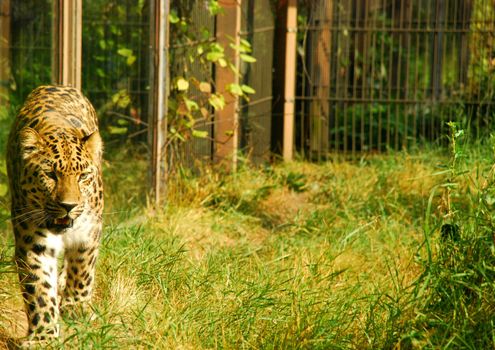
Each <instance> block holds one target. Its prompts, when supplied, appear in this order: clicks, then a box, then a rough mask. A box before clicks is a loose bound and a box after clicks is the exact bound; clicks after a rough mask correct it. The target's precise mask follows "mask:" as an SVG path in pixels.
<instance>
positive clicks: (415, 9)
mask: <svg viewBox="0 0 495 350" xmlns="http://www.w3.org/2000/svg"><path fill="white" fill-rule="evenodd" d="M309 3H310V4H311V5H309V6H307V7H305V8H303V12H304V14H305V15H306V18H307V22H306V24H305V25H302V26H301V27H300V28H299V31H300V40H301V44H302V46H303V47H304V55H303V56H301V58H300V66H299V69H298V71H299V72H301V73H300V74H301V78H302V79H301V84H300V85H299V87H298V97H297V101H298V103H297V106H298V125H299V126H300V127H299V130H298V137H297V142H298V145H297V146H298V149H299V151H301V152H305V153H307V155H308V156H309V157H310V158H313V159H325V158H327V157H328V156H329V154H330V153H335V152H337V153H339V154H355V153H357V152H370V151H384V150H386V149H403V148H408V147H412V146H414V145H417V144H421V143H423V142H424V141H437V140H439V139H440V138H441V136H442V135H444V131H445V124H446V122H447V121H449V120H456V121H464V122H466V123H471V125H473V126H475V130H477V131H480V130H482V128H483V126H486V125H487V124H488V123H489V121H490V120H491V119H492V116H493V107H492V105H493V92H494V83H493V72H494V69H493V68H494V62H495V61H494V60H493V58H494V57H495V55H494V50H493V37H494V36H493V32H494V27H495V26H494V18H495V8H494V5H493V1H489V0H473V1H465V0H433V1H430V0H418V1H412V0H398V1H396V0H393V1H392V0H351V1H348V0H345V1H344V0H332V1H328V0H326V1H315V2H309Z"/></svg>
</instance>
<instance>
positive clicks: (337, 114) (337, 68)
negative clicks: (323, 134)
mask: <svg viewBox="0 0 495 350" xmlns="http://www.w3.org/2000/svg"><path fill="white" fill-rule="evenodd" d="M337 1H338V2H337V5H336V7H335V9H336V16H337V18H336V20H337V27H336V31H335V32H334V35H335V37H336V39H335V43H336V45H335V46H336V47H335V50H334V52H335V96H337V97H338V98H339V99H340V98H341V97H342V90H341V60H340V55H341V54H342V43H341V33H340V31H341V28H342V16H341V11H342V7H341V4H340V0H337ZM341 105H342V102H341V101H336V102H335V104H334V106H335V108H334V111H333V112H334V116H335V151H336V153H337V154H339V155H340V149H341V144H340V137H339V124H340V123H339V120H340V107H341ZM344 127H345V124H344ZM344 140H345V139H344ZM344 140H343V141H342V143H343V144H345V141H344Z"/></svg>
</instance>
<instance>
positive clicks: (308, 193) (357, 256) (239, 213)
mask: <svg viewBox="0 0 495 350" xmlns="http://www.w3.org/2000/svg"><path fill="white" fill-rule="evenodd" d="M445 161H446V160H445V158H442V157H441V156H439V155H438V154H435V153H433V152H431V153H430V154H427V155H423V156H412V155H408V154H396V155H393V156H390V157H386V156H383V157H374V158H369V159H363V160H361V161H360V162H334V163H326V164H318V165H317V164H308V163H300V162H295V163H290V164H282V165H277V166H274V167H271V168H265V169H257V170H255V169H252V168H248V167H245V168H242V169H240V171H239V172H238V173H237V174H234V175H225V174H223V175H222V174H221V173H218V172H213V171H210V170H208V169H206V170H203V174H202V176H200V177H194V176H181V177H177V178H174V181H173V182H172V184H171V186H170V188H169V202H168V205H167V206H165V207H164V208H162V209H160V210H152V209H150V208H149V207H148V206H146V197H145V196H143V194H142V193H143V187H142V186H143V183H142V181H136V179H140V178H142V176H143V172H142V168H140V167H139V166H136V163H133V164H132V167H131V166H130V165H129V164H128V162H125V161H122V159H115V160H114V161H113V162H112V163H108V165H111V167H107V171H106V178H107V203H108V206H107V215H106V223H107V225H106V227H107V228H106V232H105V238H104V240H103V242H102V249H101V257H100V260H99V264H98V271H97V280H98V288H97V291H96V295H95V300H94V303H93V311H92V313H91V314H86V315H81V316H80V317H76V318H74V317H65V318H64V321H63V322H64V330H65V338H64V340H63V341H65V345H64V346H65V347H66V348H156V349H162V348H176V349H210V348H226V349H234V348H235V349H237V348H252V349H258V348H267V349H278V348H322V349H323V348H325V349H327V348H355V349H363V348H369V349H376V348H393V347H399V346H400V345H399V344H403V341H404V339H406V338H407V337H409V332H410V331H411V329H413V328H414V325H416V323H414V322H416V321H414V322H413V320H414V319H415V317H417V313H416V312H417V304H415V303H416V301H415V295H416V294H415V288H416V287H417V286H418V281H419V280H418V278H419V277H420V276H421V275H422V274H423V273H424V271H425V267H424V263H423V262H424V259H425V257H426V256H427V252H426V251H425V249H424V246H423V243H424V234H425V232H424V225H425V217H426V215H428V213H427V208H428V201H429V198H430V194H431V193H432V189H433V188H434V187H435V186H437V185H438V184H441V183H442V182H443V181H445V175H442V174H440V175H439V174H438V173H439V170H438V167H437V165H438V163H439V162H445ZM478 180H479V182H481V180H482V179H481V178H478ZM478 180H475V181H478ZM463 186H464V187H462V188H465V190H466V191H467V188H468V187H469V186H474V187H476V186H477V185H473V184H467V183H466V184H464V183H463ZM432 203H433V208H437V207H438V206H439V205H440V204H441V195H440V194H439V195H437V196H434V197H433V198H432ZM430 214H431V219H430V220H437V221H438V220H440V219H441V215H440V214H438V213H435V212H432V213H430ZM4 237H5V238H3V242H4V244H3V246H4V247H6V248H4V255H3V256H4V257H5V259H4V260H3V263H4V265H5V266H6V267H8V266H9V263H8V259H7V257H8V256H9V255H11V253H12V248H11V246H12V241H11V238H10V234H7V232H6V234H5V235H4ZM433 249H434V247H433ZM17 290H18V286H17V284H16V283H15V276H13V275H12V274H9V273H3V274H0V309H2V310H4V312H3V314H2V316H0V334H2V335H3V336H4V338H5V336H6V335H8V336H17V335H19V333H20V332H22V330H23V329H24V328H23V327H24V320H23V317H22V313H21V311H20V310H21V302H20V295H19V293H17ZM415 305H416V306H415ZM407 339H409V338H407ZM0 344H1V343H0ZM408 344H409V345H410V346H411V347H413V348H414V347H415V346H414V344H425V343H424V342H421V341H417V342H416V343H414V342H411V343H408ZM411 344H412V345H411ZM57 346H62V345H57Z"/></svg>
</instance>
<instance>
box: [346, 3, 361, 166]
mask: <svg viewBox="0 0 495 350" xmlns="http://www.w3.org/2000/svg"><path fill="white" fill-rule="evenodd" d="M358 1H359V0H354V6H353V8H354V10H355V13H354V16H352V15H350V16H349V22H350V25H349V26H350V29H351V30H350V31H349V32H350V35H351V38H350V40H351V44H350V45H351V46H350V47H351V48H352V52H351V55H352V57H353V60H352V82H351V84H352V100H353V101H354V102H353V103H352V136H351V137H352V157H353V158H354V157H355V155H356V107H357V106H358V104H357V103H356V102H355V101H356V99H357V85H358V84H357V72H358V55H359V47H358V46H359V39H358V38H359V35H360V33H358V31H356V29H357V23H359V16H360V13H361V11H360V10H361V6H359V4H358V3H357V2H358ZM353 17H354V23H352V21H353Z"/></svg>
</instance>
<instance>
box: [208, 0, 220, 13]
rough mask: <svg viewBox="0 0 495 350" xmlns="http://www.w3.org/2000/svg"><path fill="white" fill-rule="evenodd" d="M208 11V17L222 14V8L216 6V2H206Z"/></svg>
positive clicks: (212, 0) (214, 0)
mask: <svg viewBox="0 0 495 350" xmlns="http://www.w3.org/2000/svg"><path fill="white" fill-rule="evenodd" d="M208 11H210V15H212V16H216V15H218V14H220V13H222V11H223V8H222V6H220V5H219V4H218V1H217V0H209V1H208Z"/></svg>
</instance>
